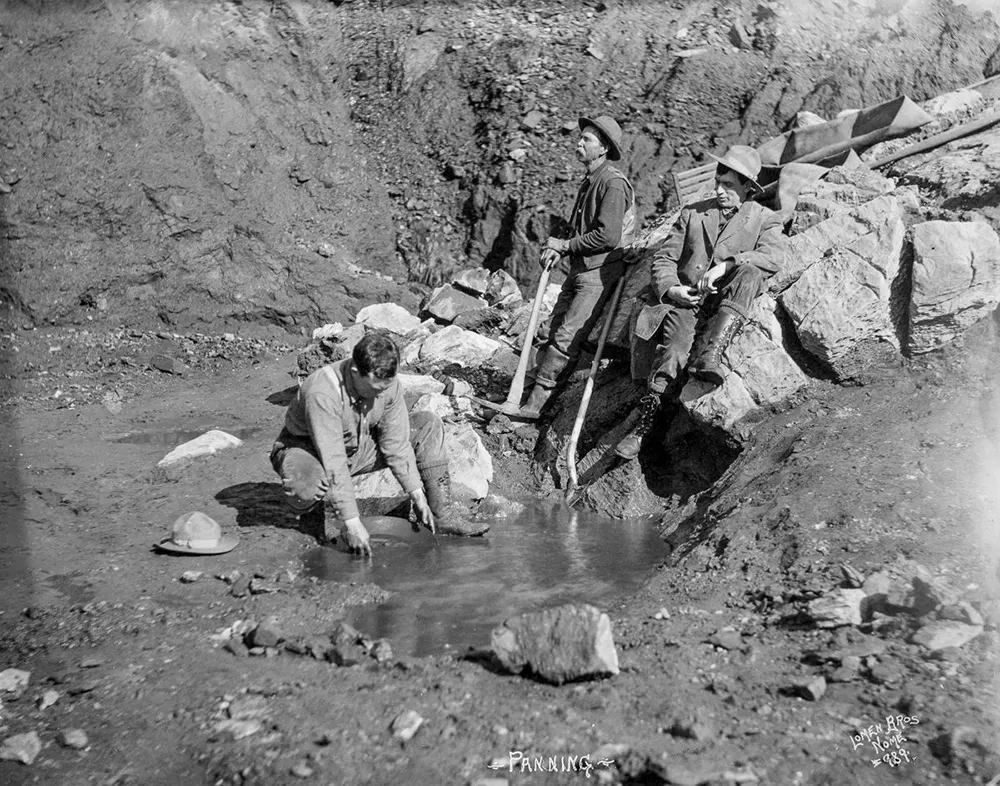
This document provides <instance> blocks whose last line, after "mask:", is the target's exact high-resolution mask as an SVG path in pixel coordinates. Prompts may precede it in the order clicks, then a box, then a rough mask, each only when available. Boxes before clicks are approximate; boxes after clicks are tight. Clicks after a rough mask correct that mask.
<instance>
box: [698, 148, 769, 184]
mask: <svg viewBox="0 0 1000 786" xmlns="http://www.w3.org/2000/svg"><path fill="white" fill-rule="evenodd" d="M708 157H709V158H712V159H715V161H716V162H718V163H720V164H722V165H723V166H724V167H728V168H729V169H732V170H733V171H734V172H739V173H740V174H741V175H743V177H745V178H747V179H748V180H749V181H750V182H751V183H752V184H753V186H754V188H756V189H758V190H763V189H761V186H760V183H758V182H757V176H758V175H759V174H760V166H761V164H760V153H758V152H757V151H756V150H754V149H753V148H752V147H750V146H749V145H733V146H732V147H731V148H729V149H728V150H727V151H726V154H725V155H724V156H722V158H719V157H718V156H713V155H712V154H711V153H709V154H708Z"/></svg>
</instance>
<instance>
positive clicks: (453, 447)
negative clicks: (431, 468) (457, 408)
mask: <svg viewBox="0 0 1000 786" xmlns="http://www.w3.org/2000/svg"><path fill="white" fill-rule="evenodd" d="M460 400H461V399H460ZM444 430H445V450H447V452H448V471H449V473H450V474H451V487H452V491H453V492H454V493H455V495H456V496H457V497H459V498H461V499H483V498H484V497H485V496H486V495H487V494H489V493H490V483H491V482H493V458H492V457H491V456H490V454H489V452H488V451H487V450H486V448H485V447H484V446H483V442H482V440H481V439H480V438H479V435H478V434H477V433H476V432H475V431H474V430H473V428H472V426H471V425H469V424H468V423H459V424H453V423H446V424H445V427H444Z"/></svg>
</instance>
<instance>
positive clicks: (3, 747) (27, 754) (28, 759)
mask: <svg viewBox="0 0 1000 786" xmlns="http://www.w3.org/2000/svg"><path fill="white" fill-rule="evenodd" d="M41 751H42V741H41V739H39V737H38V733H37V732H34V731H29V732H27V733H25V734H15V735H14V736H13V737H8V738H7V739H5V740H4V741H3V742H2V743H0V760H4V761H19V762H21V763H22V764H31V763H32V762H34V761H35V757H36V756H38V754H39V753H41Z"/></svg>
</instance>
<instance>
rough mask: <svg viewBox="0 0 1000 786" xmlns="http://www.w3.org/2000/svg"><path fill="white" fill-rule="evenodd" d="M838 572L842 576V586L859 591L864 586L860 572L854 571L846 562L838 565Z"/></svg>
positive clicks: (863, 578) (863, 579)
mask: <svg viewBox="0 0 1000 786" xmlns="http://www.w3.org/2000/svg"><path fill="white" fill-rule="evenodd" d="M840 572H841V573H843V574H844V584H845V585H847V586H848V587H850V588H852V589H860V588H861V587H862V586H864V583H865V577H864V574H863V573H861V572H860V571H857V570H855V569H854V568H852V567H851V566H850V565H848V564H847V563H846V562H841V563H840Z"/></svg>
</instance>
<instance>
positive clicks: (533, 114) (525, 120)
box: [521, 109, 545, 131]
mask: <svg viewBox="0 0 1000 786" xmlns="http://www.w3.org/2000/svg"><path fill="white" fill-rule="evenodd" d="M544 120H545V113H544V112H539V111H538V110H537V109H532V110H531V111H530V112H528V114H526V115H525V116H524V117H522V118H521V126H522V127H523V128H524V129H526V130H528V131H534V130H535V129H536V128H538V127H539V126H540V125H541V124H542V121H544Z"/></svg>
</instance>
